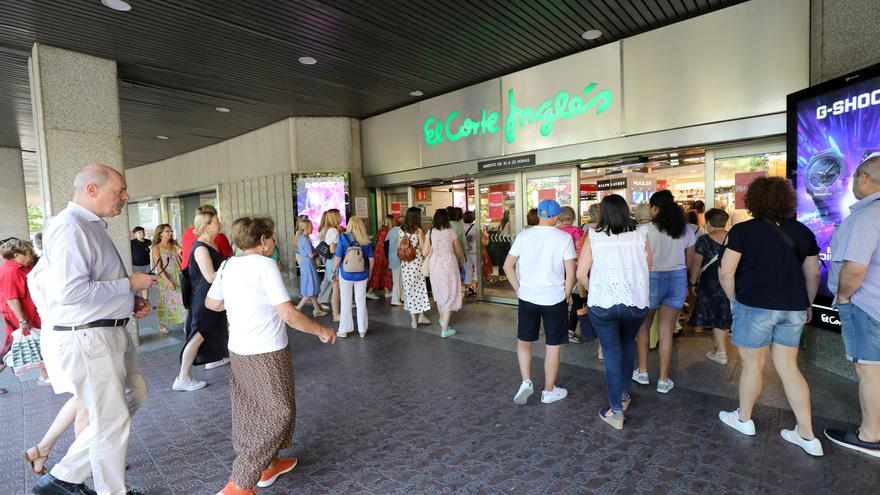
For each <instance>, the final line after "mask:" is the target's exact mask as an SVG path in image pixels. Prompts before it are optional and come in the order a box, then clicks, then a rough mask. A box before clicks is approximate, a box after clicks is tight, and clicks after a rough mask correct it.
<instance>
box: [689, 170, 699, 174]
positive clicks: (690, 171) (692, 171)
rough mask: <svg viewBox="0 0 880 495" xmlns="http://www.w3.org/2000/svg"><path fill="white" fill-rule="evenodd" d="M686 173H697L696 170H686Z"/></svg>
mask: <svg viewBox="0 0 880 495" xmlns="http://www.w3.org/2000/svg"><path fill="white" fill-rule="evenodd" d="M688 173H691V174H695V173H697V171H696V170H688Z"/></svg>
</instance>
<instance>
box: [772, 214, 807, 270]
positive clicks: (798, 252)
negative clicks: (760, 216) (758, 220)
mask: <svg viewBox="0 0 880 495" xmlns="http://www.w3.org/2000/svg"><path fill="white" fill-rule="evenodd" d="M764 221H765V222H767V223H769V224H770V225H772V226H773V228H774V229H776V233H777V234H779V237H781V238H782V240H783V241H785V244H786V245H787V246H788V247H789V249H791V252H792V253H794V255H795V256H797V259H798V263H799V264H800V263H802V262H803V260H804V258H805V256H803V255H802V254H801V250H800V249H798V247H797V244H795V243H794V240H792V238H791V237H789V235H788V234H786V233H785V231H784V230H782V227H780V226H779V225H777V224H776V222H774V221H772V220H770V219H768V218H765V219H764Z"/></svg>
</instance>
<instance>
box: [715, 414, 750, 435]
mask: <svg viewBox="0 0 880 495" xmlns="http://www.w3.org/2000/svg"><path fill="white" fill-rule="evenodd" d="M718 419H720V420H721V422H722V423H724V424H726V425H727V426H729V427H731V428H733V429H734V430H736V431H738V432H740V433H742V434H743V435H749V436H754V435H755V422H754V421H752V420H751V419H750V420H748V421H745V422H743V421H740V420H739V409H737V410H736V411H721V412H719V413H718Z"/></svg>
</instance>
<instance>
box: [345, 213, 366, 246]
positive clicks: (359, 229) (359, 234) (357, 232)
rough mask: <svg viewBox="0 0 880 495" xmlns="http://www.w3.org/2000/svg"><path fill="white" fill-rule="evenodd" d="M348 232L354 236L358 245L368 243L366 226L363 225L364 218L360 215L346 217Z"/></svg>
mask: <svg viewBox="0 0 880 495" xmlns="http://www.w3.org/2000/svg"><path fill="white" fill-rule="evenodd" d="M348 232H349V233H351V235H352V236H354V240H356V241H357V242H358V244H360V245H362V246H363V245H365V244H369V243H370V236H368V235H367V227H366V226H365V225H364V219H363V218H360V217H351V218H349V219H348Z"/></svg>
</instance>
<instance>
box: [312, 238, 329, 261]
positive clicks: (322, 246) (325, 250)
mask: <svg viewBox="0 0 880 495" xmlns="http://www.w3.org/2000/svg"><path fill="white" fill-rule="evenodd" d="M315 252H316V253H318V256H320V257H321V258H323V259H324V260H329V259H330V256H331V255H332V253H331V252H330V245H329V244H327V243H326V242H324V241H321V242H319V243H318V246H317V247H316V248H315Z"/></svg>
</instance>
